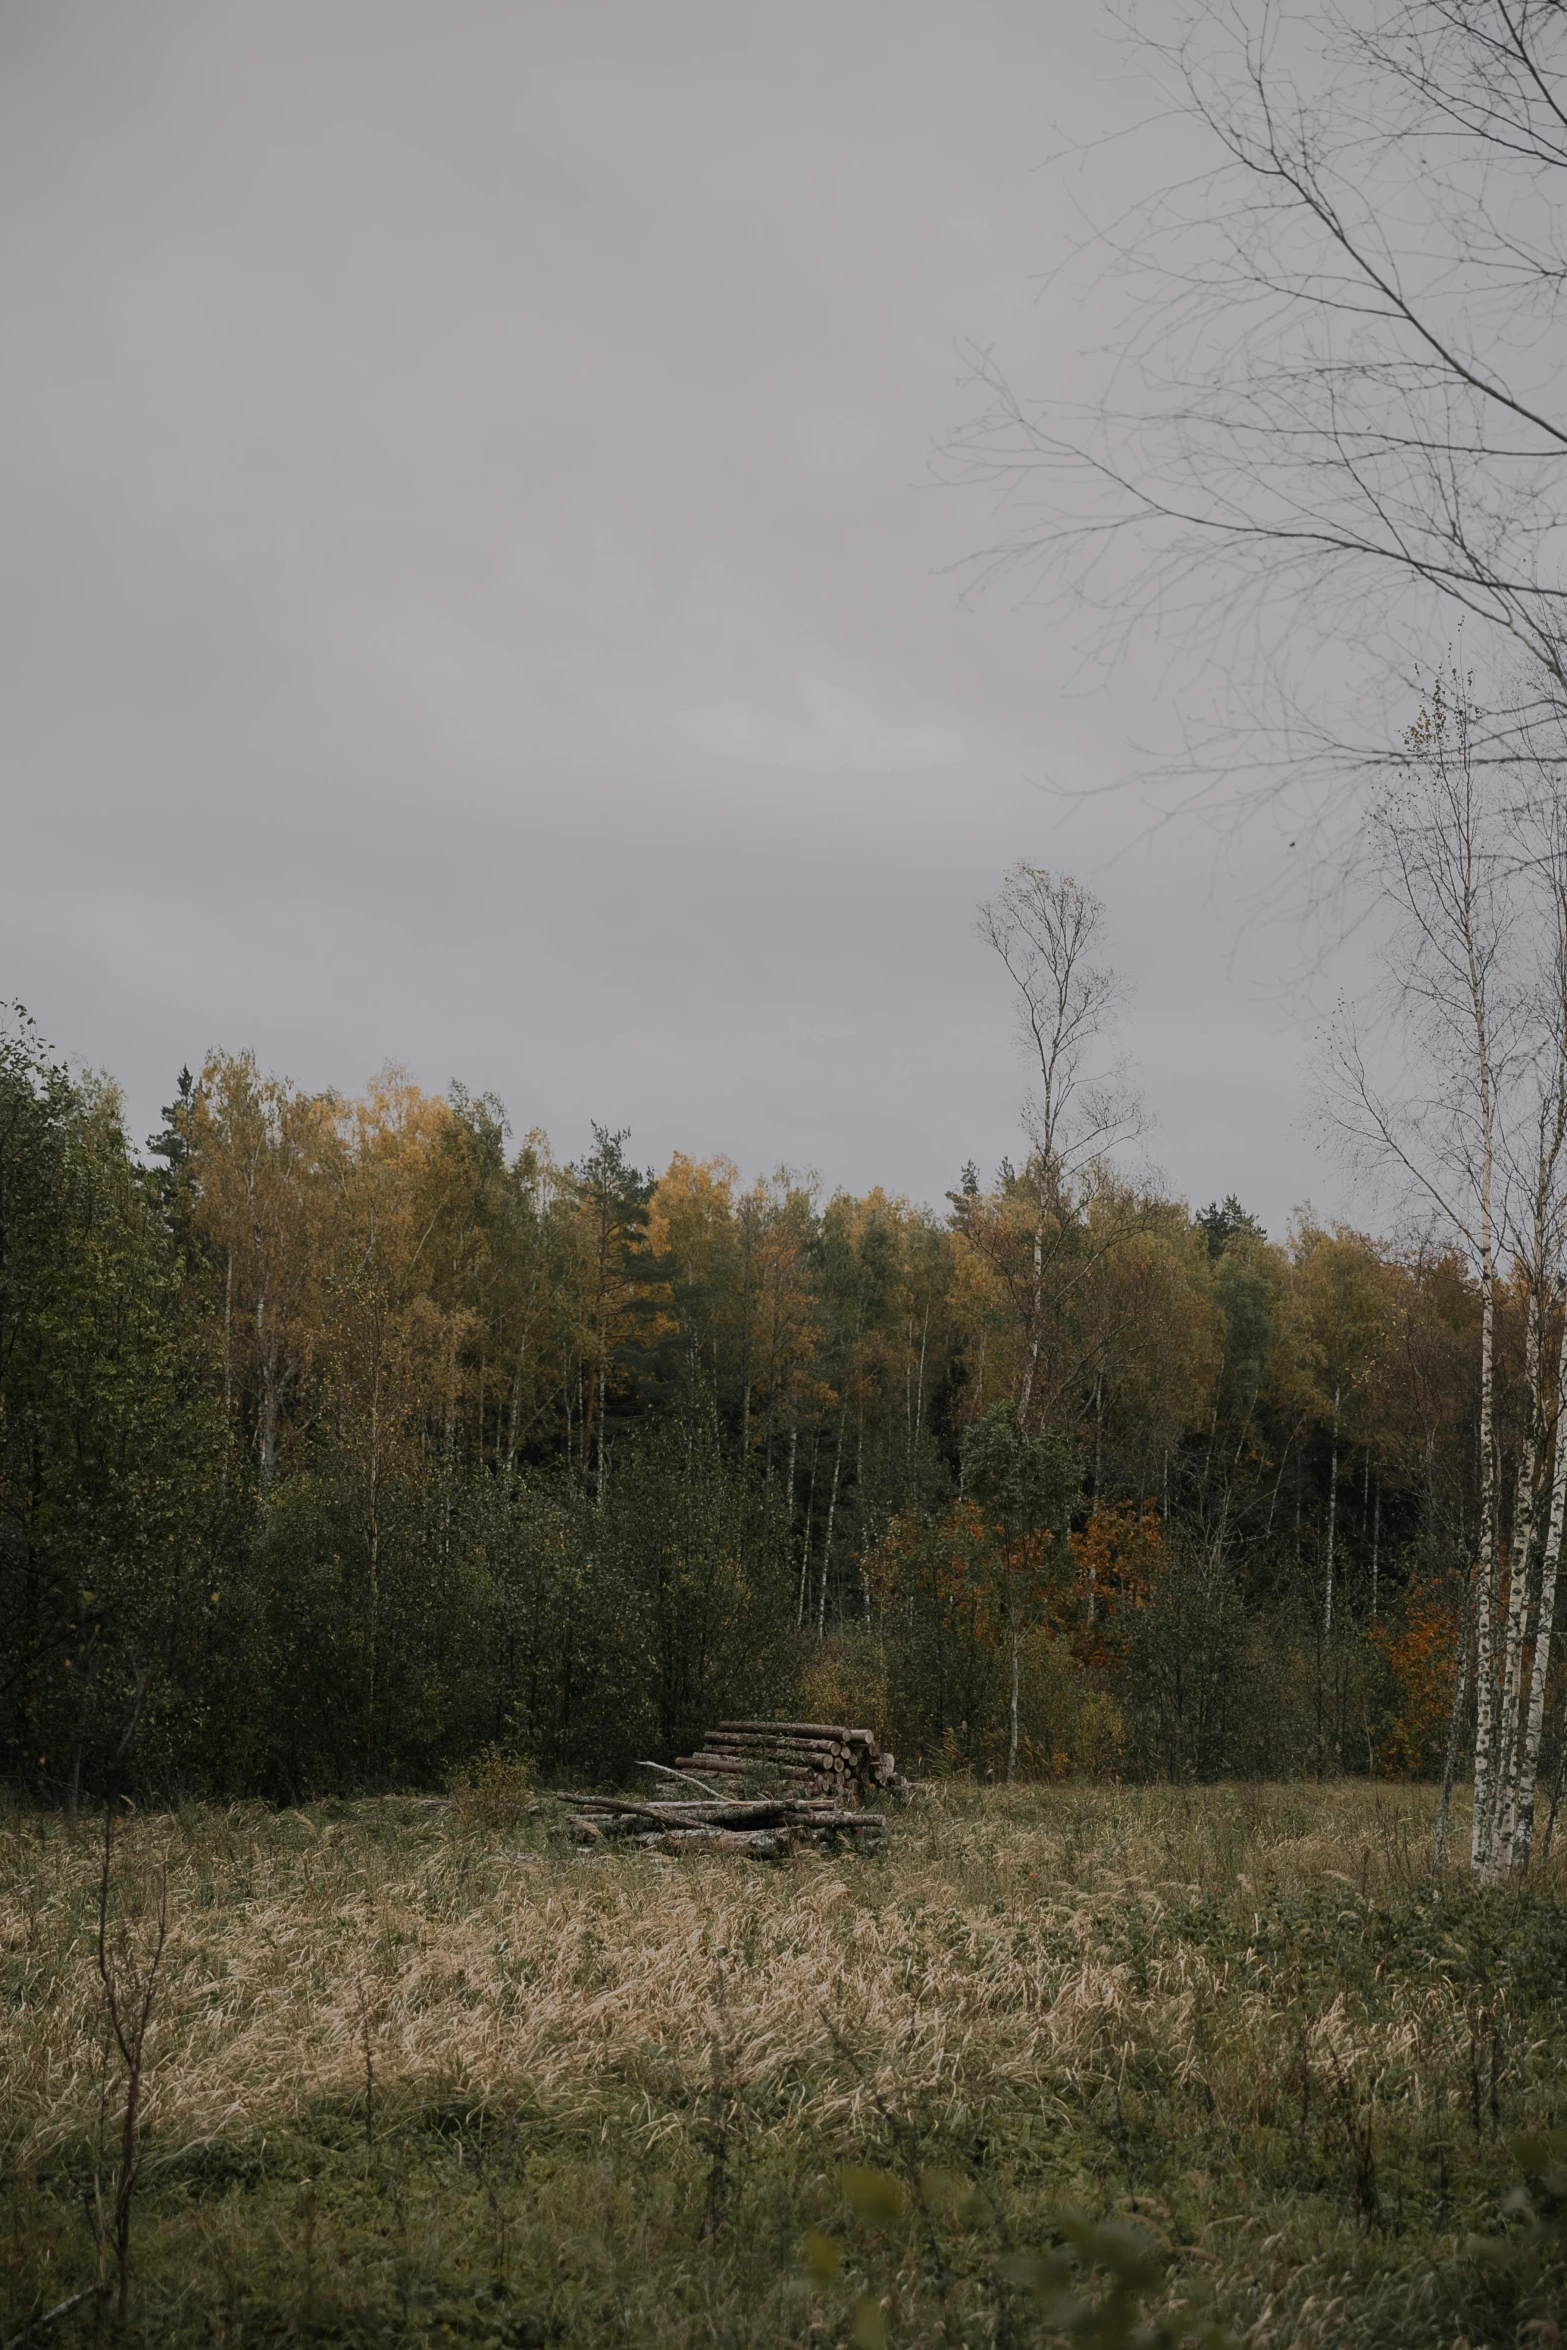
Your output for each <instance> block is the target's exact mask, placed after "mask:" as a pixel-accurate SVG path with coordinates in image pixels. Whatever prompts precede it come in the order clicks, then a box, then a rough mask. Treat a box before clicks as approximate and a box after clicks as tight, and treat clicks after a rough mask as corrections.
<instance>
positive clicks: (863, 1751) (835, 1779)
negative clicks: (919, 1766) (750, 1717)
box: [676, 1722, 902, 1805]
mask: <svg viewBox="0 0 1567 2350" xmlns="http://www.w3.org/2000/svg"><path fill="white" fill-rule="evenodd" d="M676 1761H677V1767H678V1768H679V1769H680V1770H682V1771H693V1772H700V1773H701V1774H702V1776H703V1777H704V1778H709V1779H711V1778H730V1779H745V1780H749V1779H750V1778H751V1777H752V1776H753V1775H754V1774H755V1773H757V1772H765V1773H766V1775H767V1777H768V1778H769V1779H770V1780H778V1781H782V1783H783V1784H784V1785H785V1786H786V1787H793V1788H796V1789H798V1790H799V1792H800V1793H801V1794H802V1795H805V1794H812V1795H817V1796H823V1797H826V1798H828V1799H830V1800H831V1801H832V1802H834V1803H837V1804H840V1805H843V1804H850V1803H860V1802H862V1801H863V1800H864V1798H865V1797H866V1796H867V1795H870V1794H871V1793H873V1792H874V1791H875V1790H878V1789H881V1788H887V1789H890V1790H891V1791H892V1792H893V1793H901V1791H902V1782H901V1781H900V1780H899V1777H898V1773H897V1767H896V1765H895V1764H894V1762H893V1759H892V1756H891V1755H890V1754H884V1753H883V1752H882V1750H881V1747H880V1745H879V1744H878V1742H877V1740H876V1739H875V1738H874V1737H873V1735H872V1734H871V1732H870V1731H869V1730H845V1729H842V1728H840V1726H839V1725H838V1724H837V1723H836V1722H720V1723H719V1725H718V1728H717V1729H716V1730H710V1731H709V1732H708V1733H707V1736H706V1737H705V1738H704V1740H703V1742H702V1750H701V1752H700V1753H699V1754H689V1755H681V1756H678V1757H677V1758H676Z"/></svg>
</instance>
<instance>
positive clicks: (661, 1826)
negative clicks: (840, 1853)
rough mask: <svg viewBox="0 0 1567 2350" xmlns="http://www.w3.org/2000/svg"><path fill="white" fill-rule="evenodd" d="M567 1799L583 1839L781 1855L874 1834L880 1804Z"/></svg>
mask: <svg viewBox="0 0 1567 2350" xmlns="http://www.w3.org/2000/svg"><path fill="white" fill-rule="evenodd" d="M561 1801H562V1802H563V1803H569V1804H571V1805H572V1807H573V1810H572V1817H571V1830H572V1835H573V1837H574V1839H575V1841H576V1842H577V1843H578V1844H581V1845H612V1846H616V1847H618V1848H620V1849H627V1848H635V1849H640V1850H642V1851H653V1852H691V1851H719V1852H744V1853H747V1854H749V1856H750V1857H751V1858H752V1859H753V1860H782V1859H783V1858H784V1857H785V1856H786V1854H788V1853H790V1852H793V1851H796V1850H798V1849H799V1848H800V1847H801V1846H805V1845H813V1844H827V1843H832V1842H835V1841H836V1840H837V1838H838V1837H840V1836H844V1835H852V1836H858V1837H875V1836H879V1835H880V1834H881V1831H882V1829H883V1827H884V1826H885V1825H886V1823H885V1821H884V1820H883V1818H882V1816H881V1814H880V1812H874V1811H864V1810H858V1809H856V1810H853V1811H845V1810H843V1809H842V1808H840V1807H839V1806H838V1805H836V1804H833V1803H821V1802H812V1801H809V1800H800V1799H797V1798H792V1797H789V1796H778V1797H774V1798H773V1799H772V1800H771V1801H762V1802H754V1803H747V1802H743V1801H737V1802H734V1803H730V1802H726V1801H724V1800H722V1799H719V1800H716V1801H715V1800H714V1799H713V1798H711V1797H709V1798H708V1799H707V1800H706V1801H704V1802H696V1803H683V1802H669V1803H666V1802H663V1801H654V1802H652V1803H637V1802H635V1801H634V1800H633V1799H632V1798H630V1797H629V1796H621V1795H570V1794H566V1795H562V1797H561Z"/></svg>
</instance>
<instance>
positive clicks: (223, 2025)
mask: <svg viewBox="0 0 1567 2350" xmlns="http://www.w3.org/2000/svg"><path fill="white" fill-rule="evenodd" d="M1433 1800H1434V1799H1433V1796H1432V1794H1431V1791H1430V1790H1428V1789H1424V1788H1418V1787H1417V1788H1408V1787H1388V1786H1382V1787H1378V1786H1376V1785H1373V1784H1369V1783H1362V1782H1355V1783H1339V1784H1336V1785H1329V1786H1322V1787H1318V1786H1310V1785H1291V1786H1251V1785H1245V1786H1242V1785H1224V1786H1215V1787H1191V1788H1131V1787H1118V1786H1102V1787H1095V1786H1086V1785H1081V1786H1080V1785H1073V1784H1070V1783H1068V1784H1061V1785H1053V1786H1049V1787H1028V1788H1019V1789H1016V1790H1008V1789H1001V1788H978V1787H975V1786H973V1785H971V1784H965V1783H963V1782H958V1781H954V1782H951V1783H948V1784H944V1785H940V1786H933V1787H927V1788H925V1789H923V1790H922V1791H920V1792H919V1793H917V1794H916V1795H915V1797H914V1798H913V1799H912V1800H911V1801H910V1802H909V1803H908V1804H907V1805H906V1806H904V1807H903V1808H902V1809H901V1810H899V1811H898V1812H897V1813H896V1814H895V1815H894V1816H893V1819H892V1824H891V1828H890V1832H889V1834H888V1837H887V1839H886V1844H885V1848H884V1850H883V1851H882V1852H881V1853H880V1854H878V1855H874V1856H873V1855H860V1854H858V1853H851V1852H845V1853H843V1854H841V1855H829V1856H826V1857H820V1856H801V1857H797V1858H795V1859H793V1860H790V1861H787V1862H784V1863H782V1864H772V1865H768V1864H763V1863H757V1862H752V1861H749V1860H745V1859H738V1858H736V1857H734V1856H732V1855H724V1856H717V1855H714V1856H710V1857H705V1858H704V1857H696V1858H692V1857H686V1856H682V1857H680V1858H678V1859H668V1858H662V1857H652V1856H643V1855H637V1854H632V1853H616V1854H612V1855H608V1856H604V1857H592V1858H587V1859H584V1858H578V1857H576V1856H574V1855H573V1853H572V1851H571V1849H570V1847H569V1846H568V1845H567V1844H566V1843H565V1842H564V1841H563V1840H562V1837H561V1832H560V1827H559V1814H560V1811H561V1807H560V1805H559V1804H558V1803H556V1802H555V1801H554V1800H553V1799H552V1798H550V1797H549V1796H548V1795H542V1794H533V1793H530V1792H528V1791H527V1790H526V1789H525V1788H524V1787H522V1786H521V1785H519V1784H518V1783H517V1782H516V1781H514V1780H512V1779H509V1778H508V1777H507V1775H506V1774H504V1773H499V1774H491V1775H490V1777H489V1778H488V1779H481V1780H479V1781H477V1782H475V1783H473V1784H470V1785H469V1786H467V1787H465V1788H460V1789H458V1790H457V1791H456V1792H455V1793H454V1795H453V1796H452V1797H451V1798H450V1799H449V1800H434V1799H428V1798H422V1799H415V1798H412V1797H403V1798H398V1797H393V1798H385V1799H381V1800H374V1801H362V1802H352V1803H349V1802H343V1803H323V1804H318V1805H312V1806H308V1807H303V1808H301V1809H298V1810H270V1809H266V1808H263V1807H261V1806H259V1805H243V1806H240V1805H236V1806H233V1807H231V1808H228V1809H220V1808H210V1809H198V1808H192V1809H188V1810H179V1811H177V1812H174V1813H172V1814H166V1815H161V1816H152V1815H149V1814H143V1815H138V1816H136V1817H134V1818H129V1819H127V1821H126V1823H125V1824H124V1825H123V1826H122V1827H120V1828H119V1829H118V1830H117V1833H116V1838H115V1845H114V1853H113V1863H112V1870H111V1881H110V1891H109V1903H108V1926H107V1934H106V1947H107V1953H108V1957H109V1962H110V1967H111V1973H113V1974H114V1978H115V1980H116V1982H117V1984H118V1986H119V1989H120V1991H121V1994H122V2005H123V2004H124V1995H125V1993H126V1992H127V1990H134V1988H135V1983H136V1980H137V1970H138V1968H139V1969H140V1970H141V1972H142V1974H143V1975H144V1974H145V1968H146V1964H147V1959H148V1956H149V1954H150V1952H151V1950H152V1949H153V1947H154V1943H155V1938H156V1931H157V1918H158V1914H159V1910H160V1907H161V1908H162V1909H163V1911H164V1913H165V1915H166V1921H167V1940H166V1944H165V1948H164V1952H163V1957H162V1961H161V1964H160V1968H159V1973H158V1978H157V1982H156V1985H155V1992H154V1999H153V2005H152V2014H151V2022H150V2026H149V2030H148V2035H147V2041H146V2049H145V2059H144V2065H143V2076H142V2083H141V2092H142V2109H141V2125H142V2126H141V2132H140V2142H139V2171H138V2175H137V2179H136V2185H135V2193H134V2197H133V2200H132V2202H131V2206H130V2213H131V2218H130V2248H129V2260H130V2296H129V2305H128V2314H127V2316H126V2319H125V2322H124V2324H123V2326H122V2327H120V2328H119V2329H118V2338H119V2339H121V2340H123V2341H126V2342H129V2343H135V2344H138V2345H140V2344H146V2345H152V2344H157V2345H160V2346H161V2345H170V2346H173V2345H185V2344H192V2345H194V2344H198V2343H200V2344H209V2345H210V2344H250V2343H279V2344H282V2343H293V2342H337V2343H345V2344H365V2345H369V2344H393V2343H396V2344H427V2343H430V2344H433V2343H438V2342H450V2341H462V2342H468V2343H472V2344H489V2345H495V2346H497V2350H499V2346H501V2345H544V2344H548V2343H552V2342H561V2343H599V2342H603V2343H623V2344H627V2345H631V2344H635V2345H637V2346H638V2350H657V2346H660V2345H665V2344H668V2345H674V2344H677V2343H678V2344H685V2343H712V2344H734V2345H737V2346H738V2345H751V2344H756V2345H763V2344H774V2343H777V2344H785V2343H788V2344H796V2343H800V2344H803V2343H821V2344H837V2343H846V2344H847V2343H853V2344H855V2345H857V2350H879V2346H880V2345H882V2344H884V2343H886V2344H891V2345H897V2344H910V2345H913V2344H925V2343H932V2344H934V2343H950V2344H970V2345H976V2346H977V2345H980V2344H990V2343H996V2344H999V2345H1008V2344H1017V2345H1022V2344H1028V2343H1034V2342H1056V2341H1067V2340H1073V2341H1078V2342H1086V2343H1094V2342H1101V2343H1105V2344H1110V2343H1113V2342H1131V2341H1136V2340H1143V2341H1149V2342H1152V2341H1155V2340H1161V2339H1162V2340H1170V2341H1174V2340H1180V2339H1192V2340H1201V2339H1207V2340H1209V2341H1214V2340H1219V2339H1223V2338H1225V2337H1229V2338H1232V2339H1234V2340H1237V2341H1244V2342H1246V2343H1248V2344H1252V2345H1255V2346H1256V2350H1272V2346H1274V2345H1277V2346H1278V2350H1286V2346H1289V2350H1318V2346H1320V2350H1339V2346H1349V2345H1356V2346H1359V2345H1366V2346H1368V2350H1369V2346H1370V2345H1378V2346H1383V2345H1385V2346H1386V2350H1422V2346H1424V2345H1428V2344H1429V2345H1437V2344H1441V2345H1444V2346H1447V2345H1451V2344H1453V2343H1455V2342H1463V2343H1466V2344H1469V2345H1471V2346H1473V2350H1479V2346H1480V2345H1483V2344H1509V2345H1511V2344H1515V2343H1524V2342H1528V2343H1531V2344H1534V2343H1537V2344H1540V2345H1542V2346H1544V2345H1548V2344H1549V2343H1550V2342H1551V2341H1552V2340H1558V2339H1560V2337H1559V2335H1557V2334H1556V2333H1555V2331H1554V2319H1555V2317H1556V2316H1557V2315H1558V2314H1559V2313H1560V2310H1561V2307H1562V2306H1563V2304H1564V2302H1567V2266H1564V2262H1563V2252H1564V2243H1563V2237H1562V2233H1561V2224H1560V2221H1561V2210H1562V2202H1561V2194H1560V2191H1561V2189H1562V2188H1563V2187H1564V2186H1567V2180H1564V2178H1563V2176H1562V2168H1561V2164H1562V2154H1561V2146H1562V2141H1560V2140H1558V2143H1557V2146H1556V2148H1555V2149H1553V2148H1552V2147H1551V2146H1550V2145H1549V2144H1548V2139H1549V2133H1551V2132H1552V2131H1553V2130H1555V2131H1559V2130H1560V2129H1561V2127H1562V2124H1563V2123H1564V2122H1567V2075H1564V2070H1563V2057H1564V2054H1567V1872H1564V1870H1563V1868H1562V1866H1561V1862H1560V1855H1559V1854H1558V1855H1557V1856H1555V1857H1553V1860H1552V1862H1551V1863H1550V1865H1549V1867H1548V1868H1547V1869H1545V1870H1544V1871H1537V1872H1536V1874H1535V1875H1534V1876H1533V1878H1532V1879H1531V1880H1530V1881H1529V1882H1528V1883H1527V1884H1526V1885H1523V1886H1520V1887H1513V1888H1504V1889H1500V1890H1498V1889H1491V1890H1482V1889H1477V1888H1476V1887H1475V1886H1473V1885H1472V1884H1471V1883H1470V1882H1469V1880H1468V1877H1467V1874H1466V1873H1464V1872H1461V1871H1459V1870H1458V1869H1456V1868H1455V1869H1453V1870H1451V1871H1449V1872H1448V1873H1447V1874H1445V1875H1444V1876H1442V1877H1440V1878H1433V1877H1432V1875H1431V1874H1430V1872H1429V1868H1428V1849H1429V1830H1430V1822H1431V1815H1432V1809H1433ZM1457 1827H1458V1834H1457V1836H1456V1837H1455V1844H1456V1845H1459V1846H1461V1844H1462V1822H1461V1821H1460V1822H1458V1823H1457ZM101 1863H102V1834H101V1828H100V1827H99V1826H98V1825H97V1824H96V1823H95V1822H93V1821H92V1820H91V1819H89V1818H87V1817H85V1816H84V1817H81V1818H78V1819H75V1820H72V1819H71V1818H69V1817H68V1816H65V1815H62V1814H59V1813H48V1812H42V1811H23V1810H14V1811H11V1812H9V1813H7V1814H5V1815H3V1817H0V1985H3V1999H4V2039H3V2047H0V2149H3V2152H0V2165H3V2167H0V2207H3V2219H0V2341H4V2342H8V2343H9V2342H12V2341H15V2340H17V2339H18V2338H19V2337H21V2336H23V2335H24V2333H25V2332H26V2330H27V2329H28V2328H30V2327H31V2326H32V2325H33V2324H34V2323H35V2321H36V2320H37V2319H38V2318H39V2317H40V2316H41V2315H43V2313H45V2312H47V2311H49V2310H52V2309H54V2308H55V2307H56V2306H57V2305H58V2304H60V2303H61V2302H64V2301H67V2300H69V2299H70V2298H71V2297H72V2296H73V2295H75V2294H77V2293H79V2292H82V2291H83V2289H84V2288H86V2287H90V2286H92V2285H93V2284H94V2282H95V2280H97V2279H98V2278H99V2277H105V2278H111V2279H112V2276H113V2272H114V2254H113V2246H112V2242H111V2241H110V2238H111V2237H112V2232H113V2229H112V2220H113V2208H114V2197H115V2190H116V2186H117V2184H118V2182H119V2178H120V2166H121V2159H122V2137H121V2130H122V2117H123V2108H124V2100H125V2065H124V2062H123V2060H122V2059H121V2057H120V2055H119V2052H118V2050H117V2049H116V2048H115V2047H114V2046H113V2043H112V2041H111V2039H110V2037H109V2035H108V2033H107V2029H106V2019H105V2002H104V1994H103V1984H102V1981H101V1979H100V1972H99V1967H98V1963H97V1945H98V1919H99V1899H100V1886H101ZM1553 2181H1554V2186H1555V2190H1556V2192H1555V2193H1554V2194H1553V2188H1552V2182H1553ZM113 2329H114V2302H113V2298H112V2295H108V2294H106V2295H104V2296H95V2295H92V2294H89V2295H88V2297H87V2298H86V2299H84V2300H81V2301H78V2302H77V2303H76V2305H75V2307H74V2308H72V2309H69V2310H67V2311H66V2313H65V2314H64V2315H62V2316H59V2317H57V2318H54V2319H53V2320H52V2321H51V2322H50V2323H49V2324H48V2325H47V2326H46V2327H45V2328H44V2329H43V2330H42V2331H41V2332H38V2333H35V2334H28V2336H27V2338H28V2339H29V2340H33V2341H47V2342H49V2343H51V2344H60V2345H70V2344H74V2343H80V2342H85V2341H89V2340H93V2339H96V2338H100V2337H101V2336H103V2335H105V2334H107V2333H108V2332H109V2331H111V2330H113ZM1139 2329H1141V2330H1139Z"/></svg>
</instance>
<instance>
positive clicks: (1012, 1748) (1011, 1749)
mask: <svg viewBox="0 0 1567 2350" xmlns="http://www.w3.org/2000/svg"><path fill="white" fill-rule="evenodd" d="M1011 1616H1012V1703H1011V1708H1010V1711H1009V1713H1008V1717H1007V1785H1008V1786H1009V1787H1010V1786H1011V1784H1012V1782H1013V1780H1014V1779H1015V1778H1016V1776H1017V1685H1018V1621H1017V1591H1016V1588H1015V1586H1014V1589H1013V1591H1012V1595H1011Z"/></svg>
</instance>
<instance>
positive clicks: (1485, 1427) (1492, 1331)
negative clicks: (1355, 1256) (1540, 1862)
mask: <svg viewBox="0 0 1567 2350" xmlns="http://www.w3.org/2000/svg"><path fill="white" fill-rule="evenodd" d="M1483 1180H1484V1194H1483V1204H1482V1208H1481V1225H1480V1557H1479V1562H1478V1572H1477V1575H1476V1585H1475V1767H1474V1819H1473V1822H1472V1823H1471V1827H1470V1834H1469V1857H1470V1863H1471V1866H1473V1867H1474V1868H1476V1869H1486V1868H1489V1866H1490V1863H1491V1844H1492V1830H1493V1828H1494V1825H1495V1818H1496V1686H1495V1666H1494V1649H1495V1619H1496V1272H1495V1266H1494V1264H1493V1261H1492V1243H1491V1198H1490V1192H1491V1169H1490V1147H1489V1134H1488V1135H1487V1148H1486V1165H1485V1172H1484V1178H1483Z"/></svg>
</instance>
